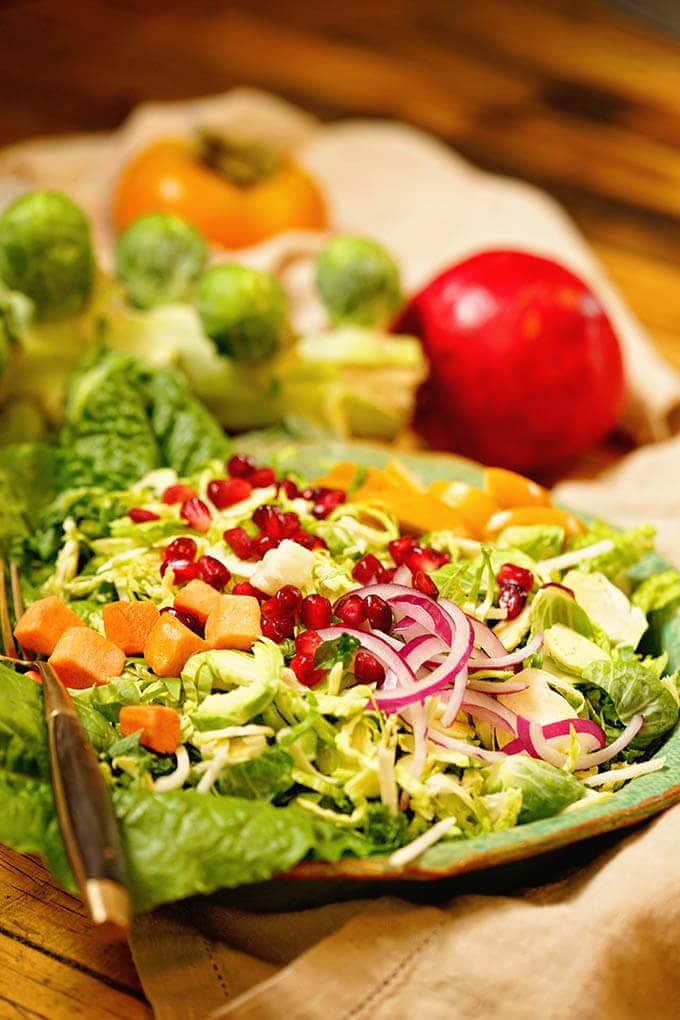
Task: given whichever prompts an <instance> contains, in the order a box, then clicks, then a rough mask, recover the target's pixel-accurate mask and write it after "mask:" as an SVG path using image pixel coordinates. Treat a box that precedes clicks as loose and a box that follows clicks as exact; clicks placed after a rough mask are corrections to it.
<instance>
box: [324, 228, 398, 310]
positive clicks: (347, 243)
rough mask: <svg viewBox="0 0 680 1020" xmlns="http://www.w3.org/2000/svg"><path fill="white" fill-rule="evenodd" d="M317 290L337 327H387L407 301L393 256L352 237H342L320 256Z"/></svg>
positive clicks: (376, 245)
mask: <svg viewBox="0 0 680 1020" xmlns="http://www.w3.org/2000/svg"><path fill="white" fill-rule="evenodd" d="M316 287H317V290H318V292H319V294H320V296H321V300H322V301H323V303H324V305H325V306H326V309H327V311H328V314H329V316H330V318H331V320H332V321H333V322H335V323H352V324H354V325H357V326H384V325H385V324H386V323H387V322H388V321H389V319H390V318H391V317H392V316H393V315H394V313H395V312H396V311H397V309H398V308H399V307H400V305H401V304H402V300H403V299H402V294H401V287H400V283H399V269H398V267H397V264H396V262H395V261H394V259H393V258H392V256H391V255H389V254H388V253H387V252H386V251H385V249H384V248H383V247H382V246H381V245H379V244H377V243H376V242H375V241H370V240H369V239H368V238H366V237H355V236H353V235H351V234H339V235H338V236H337V237H334V238H333V239H332V240H331V241H329V242H328V244H327V245H326V247H325V248H323V249H322V251H321V252H320V254H319V257H318V259H317V263H316Z"/></svg>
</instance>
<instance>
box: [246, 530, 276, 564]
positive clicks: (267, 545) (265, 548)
mask: <svg viewBox="0 0 680 1020" xmlns="http://www.w3.org/2000/svg"><path fill="white" fill-rule="evenodd" d="M278 544H279V542H278V539H276V538H272V537H271V535H265V534H262V535H258V536H257V538H254V539H253V540H252V549H253V556H254V557H255V558H256V559H258V560H261V559H262V557H263V556H264V554H265V553H268V552H269V550H270V549H276V547H277V545H278Z"/></svg>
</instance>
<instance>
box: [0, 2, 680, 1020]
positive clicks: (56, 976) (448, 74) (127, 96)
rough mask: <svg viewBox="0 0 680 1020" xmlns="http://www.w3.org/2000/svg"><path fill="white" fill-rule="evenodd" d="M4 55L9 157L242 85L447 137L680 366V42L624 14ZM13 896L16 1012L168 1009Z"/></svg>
mask: <svg viewBox="0 0 680 1020" xmlns="http://www.w3.org/2000/svg"><path fill="white" fill-rule="evenodd" d="M283 8H285V12H286V13H285V18H284V17H282V15H281V10H282V9H283ZM0 50H1V53H2V59H0V145H2V144H6V143H10V142H13V141H18V140H20V139H22V138H28V137H31V136H33V135H36V134H55V133H60V132H73V131H90V130H97V129H109V128H113V127H115V126H117V125H118V124H119V123H120V122H121V120H122V119H123V118H124V117H125V115H126V114H127V113H128V112H129V110H130V109H131V108H132V107H133V106H134V105H135V104H136V103H137V102H139V101H141V100H144V99H172V98H185V97H189V96H196V95H204V94H209V93H214V92H219V91H222V90H224V89H227V88H230V87H232V86H234V85H239V84H251V85H257V86H261V87H263V88H266V89H270V90H272V91H275V92H279V93H280V94H282V95H283V96H285V97H287V98H289V99H290V100H292V101H293V102H296V103H299V104H300V105H302V106H305V107H307V108H308V109H310V110H312V111H313V112H315V113H317V114H318V115H320V116H321V117H323V118H325V119H333V118H336V117H340V116H345V115H348V114H349V115H355V116H356V115H362V114H367V115H371V116H386V117H394V118H399V119H401V120H405V121H409V122H411V123H413V124H415V125H417V126H419V127H421V128H424V129H425V130H428V131H430V132H432V133H434V134H436V135H439V136H440V137H442V138H444V139H445V140H446V141H448V142H449V143H450V144H451V145H452V146H453V147H454V148H455V149H457V150H458V152H460V153H461V154H462V155H464V156H466V157H468V158H469V159H470V160H472V161H473V162H475V163H476V164H477V165H478V166H480V167H483V168H486V169H490V170H494V171H498V172H502V173H508V174H512V175H516V176H518V177H522V178H524V179H525V180H528V181H531V182H533V183H535V184H538V185H539V186H541V187H543V188H545V189H546V190H547V191H548V192H550V193H551V194H552V195H553V196H555V197H556V198H557V199H559V200H560V201H561V202H562V203H563V204H564V206H565V207H566V208H567V209H568V211H569V212H570V213H571V215H572V216H573V217H574V219H575V220H576V222H577V223H578V225H579V226H580V228H581V230H582V231H583V233H584V234H585V235H586V237H587V238H588V240H589V241H590V243H591V245H592V246H593V248H594V249H595V251H596V252H597V254H598V256H599V257H600V259H601V260H602V262H603V264H604V265H605V267H606V268H607V269H608V271H609V273H610V275H611V277H612V278H613V279H614V281H615V282H616V283H617V284H618V285H619V287H620V288H621V290H622V291H623V293H624V295H625V297H626V299H627V301H628V303H629V305H630V306H631V308H632V309H633V310H634V312H636V314H637V315H638V317H639V318H640V320H641V321H642V322H643V324H644V325H645V326H646V327H647V328H648V330H649V332H650V334H651V335H652V337H653V338H654V340H655V341H656V343H657V344H658V345H659V347H660V348H661V350H662V351H664V352H665V353H666V355H667V356H668V357H669V359H670V360H671V361H672V362H673V363H674V364H675V365H676V366H677V367H678V368H680V299H679V296H678V295H679V293H680V288H679V286H678V280H679V275H678V267H679V264H680V38H673V37H671V36H664V35H662V34H660V33H659V32H658V31H657V30H655V29H654V28H652V27H649V26H646V25H643V24H639V23H637V22H635V21H633V20H632V19H631V18H629V17H628V16H626V15H625V14H622V13H619V12H617V10H616V9H615V8H614V7H611V6H608V5H606V4H604V3H596V2H595V0H535V2H531V0H473V2H469V3H455V2H451V0H370V2H368V3H367V2H366V0H343V2H342V3H341V4H333V3H330V4H322V3H317V2H311V0H286V3H285V5H284V4H281V2H280V0H258V3H257V4H253V3H252V0H229V2H219V0H192V2H191V3H186V2H185V0H164V3H163V4H160V3H159V4H156V3H153V2H147V3H144V4H143V3H134V2H133V0H127V2H123V0H108V2H106V0H59V3H56V4H55V3H50V2H49V0H4V2H3V3H0ZM0 895H1V896H2V897H3V899H4V909H3V911H2V916H1V917H0V961H2V963H3V964H4V966H2V967H1V968H0V1017H3V1018H4V1017H49V1018H50V1020H52V1018H62V1017H63V1018H66V1017H69V1018H70V1017H76V1016H83V1017H87V1018H88V1020H90V1018H91V1020H97V1018H99V1017H121V1018H123V1017H125V1018H126V1020H136V1018H138V1017H147V1016H150V1015H151V1014H150V1010H149V1009H148V1006H147V1005H145V1003H144V999H143V995H142V993H141V990H140V986H139V982H138V980H137V977H136V975H135V972H134V968H133V966H132V962H131V959H130V956H129V953H128V951H127V949H126V947H124V946H111V945H108V944H106V943H103V942H102V941H101V940H98V939H97V937H96V936H94V935H93V933H92V932H91V930H90V928H89V926H88V924H87V921H86V920H85V918H84V916H83V913H82V911H81V909H80V907H79V904H78V903H77V902H76V901H75V900H73V899H72V898H71V897H69V896H66V895H65V894H63V893H61V892H60V891H59V890H57V889H56V888H55V887H54V886H53V884H52V883H51V882H50V880H49V878H48V876H47V875H46V873H45V871H44V870H43V869H42V868H41V866H40V865H38V864H36V863H35V862H33V861H30V860H28V859H25V858H20V857H18V856H17V855H15V854H13V853H11V852H9V851H0Z"/></svg>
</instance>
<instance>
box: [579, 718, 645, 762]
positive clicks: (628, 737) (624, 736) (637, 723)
mask: <svg viewBox="0 0 680 1020" xmlns="http://www.w3.org/2000/svg"><path fill="white" fill-rule="evenodd" d="M644 721H645V720H644V716H642V715H634V716H633V718H632V719H631V720H630V722H629V723H628V725H627V726H626V728H625V730H624V731H623V733H621V734H620V735H619V736H618V737H617V738H616V740H613V741H612V743H611V744H610V745H609V747H603V748H602V750H601V751H593V752H592V754H584V755H582V756H581V757H580V758H579V759H578V760H577V761H576V764H575V765H574V769H575V771H577V772H581V771H582V770H583V769H592V768H594V766H596V765H602V763H603V762H605V761H609V760H610V759H611V758H615V757H616V755H617V754H620V753H621V751H623V750H625V748H626V747H628V745H629V744H630V743H631V741H633V740H634V739H635V737H636V736H637V735H638V733H639V732H640V730H641V729H642V725H643V723H644Z"/></svg>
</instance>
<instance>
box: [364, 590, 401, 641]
mask: <svg viewBox="0 0 680 1020" xmlns="http://www.w3.org/2000/svg"><path fill="white" fill-rule="evenodd" d="M364 608H365V610H366V619H367V620H368V622H369V623H370V625H371V627H372V628H373V630H382V631H384V632H385V634H389V632H390V631H391V630H392V627H393V626H394V613H393V612H392V609H391V608H390V606H388V604H387V602H385V600H384V599H381V598H380V596H379V595H366V596H365V598H364Z"/></svg>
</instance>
